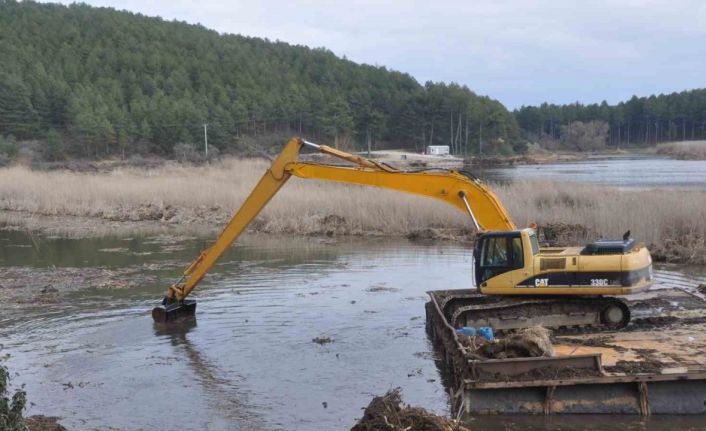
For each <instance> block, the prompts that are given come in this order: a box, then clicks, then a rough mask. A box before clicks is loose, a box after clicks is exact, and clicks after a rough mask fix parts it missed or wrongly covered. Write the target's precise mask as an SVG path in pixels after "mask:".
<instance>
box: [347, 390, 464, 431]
mask: <svg viewBox="0 0 706 431" xmlns="http://www.w3.org/2000/svg"><path fill="white" fill-rule="evenodd" d="M400 392H401V391H400V389H399V388H397V389H393V390H391V391H389V392H387V393H386V394H385V395H383V396H379V397H374V398H373V400H372V401H371V402H370V404H369V405H368V407H366V408H365V412H364V413H363V417H362V418H361V419H360V420H359V421H358V423H356V424H355V425H354V426H353V428H351V431H469V430H468V428H466V427H465V426H463V425H460V424H458V423H456V422H455V421H453V420H451V419H449V418H446V417H443V416H438V415H435V414H433V413H430V412H428V411H426V410H424V409H423V408H420V407H411V406H403V405H402V396H401V395H400Z"/></svg>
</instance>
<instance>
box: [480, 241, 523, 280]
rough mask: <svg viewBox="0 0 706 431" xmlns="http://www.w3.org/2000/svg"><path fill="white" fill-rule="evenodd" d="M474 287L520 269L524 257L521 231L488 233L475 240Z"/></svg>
mask: <svg viewBox="0 0 706 431" xmlns="http://www.w3.org/2000/svg"><path fill="white" fill-rule="evenodd" d="M473 260H474V262H475V282H476V286H481V285H482V284H483V283H484V282H485V281H487V280H489V279H490V278H493V277H497V276H499V275H501V274H504V273H507V272H510V271H514V270H516V269H522V268H523V267H524V266H525V257H524V252H523V246H522V232H521V231H504V232H488V233H484V234H481V235H480V236H479V237H478V239H477V240H476V245H475V248H474V251H473Z"/></svg>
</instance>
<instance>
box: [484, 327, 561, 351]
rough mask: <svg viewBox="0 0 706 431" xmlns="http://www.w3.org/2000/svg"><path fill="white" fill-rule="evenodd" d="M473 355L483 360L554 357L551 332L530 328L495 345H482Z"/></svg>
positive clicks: (498, 341)
mask: <svg viewBox="0 0 706 431" xmlns="http://www.w3.org/2000/svg"><path fill="white" fill-rule="evenodd" d="M474 353H475V354H476V355H478V356H480V357H482V358H485V359H507V358H536V357H541V356H547V357H550V356H554V345H553V344H552V340H551V331H549V330H548V329H546V328H544V327H542V326H532V327H530V328H526V329H522V330H521V331H518V332H516V333H514V334H512V335H510V336H508V337H505V338H502V339H499V340H497V342H495V343H484V344H483V345H481V346H480V347H479V348H478V349H477V350H476V351H475V352H474Z"/></svg>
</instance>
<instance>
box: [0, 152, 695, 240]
mask: <svg viewBox="0 0 706 431" xmlns="http://www.w3.org/2000/svg"><path fill="white" fill-rule="evenodd" d="M267 166H268V162H266V161H264V160H254V159H248V160H240V159H227V160H224V161H221V162H218V163H216V164H213V165H211V166H208V167H193V166H183V165H166V166H163V167H160V168H155V169H134V168H122V169H118V170H114V171H112V172H110V173H102V174H96V173H75V172H66V171H61V172H59V171H52V172H43V171H33V170H29V169H27V168H24V167H11V168H5V169H0V209H3V210H14V211H22V212H27V213H31V214H42V215H60V216H64V215H71V216H88V217H97V218H103V219H109V220H134V221H137V220H145V219H153V220H158V219H164V221H165V222H167V223H175V224H190V223H195V224H204V223H211V224H214V225H220V224H223V223H225V222H226V221H227V220H228V219H229V218H230V216H231V215H232V214H233V213H234V211H235V210H236V209H237V208H238V207H239V206H240V204H241V202H242V201H243V200H244V199H245V197H246V196H247V195H248V194H249V192H250V190H251V189H252V187H253V186H254V185H255V183H256V182H257V181H258V180H259V178H260V177H261V176H262V174H263V173H264V172H265V170H266V169H267ZM493 189H494V190H495V191H496V192H497V194H498V195H499V196H500V198H501V200H502V201H503V203H504V204H505V206H506V207H507V208H508V210H509V212H510V214H511V215H512V217H513V219H514V220H515V222H516V224H517V225H518V226H527V225H528V224H529V223H530V222H537V223H539V224H540V225H542V224H547V223H567V224H578V225H583V226H585V227H586V228H588V230H589V232H590V236H593V237H598V236H602V237H615V238H619V237H620V236H621V235H622V233H623V232H625V231H626V230H628V229H630V230H631V231H632V233H633V236H634V237H635V238H637V239H639V240H642V241H644V242H646V243H647V244H658V245H663V244H665V243H666V241H668V240H678V239H679V238H686V237H689V236H691V237H695V238H701V240H703V238H704V237H706V192H704V191H684V190H624V189H623V190H619V189H614V188H610V187H605V186H595V185H584V184H572V183H552V182H516V183H513V184H511V185H502V186H500V185H493ZM468 227H470V223H469V220H468V217H467V216H466V215H465V214H463V213H461V212H459V211H457V210H455V209H454V208H452V207H450V206H446V205H444V204H443V203H440V202H437V201H435V200H432V199H427V198H421V197H416V196H411V195H406V194H401V193H397V192H393V191H388V190H379V189H370V188H363V187H359V186H352V185H344V184H336V183H324V182H318V181H306V180H300V179H297V178H293V179H292V180H290V183H289V184H288V185H286V186H285V187H284V188H283V189H282V191H281V192H280V193H279V194H278V195H277V196H275V198H274V199H273V201H272V202H271V203H270V205H268V206H267V207H266V208H265V210H264V211H263V213H262V214H261V215H260V217H258V219H257V220H256V221H255V223H253V229H255V230H258V231H263V232H274V233H298V234H317V233H337V234H354V235H355V234H373V235H374V234H378V235H406V234H409V233H410V232H413V231H416V230H421V229H425V228H436V229H451V230H459V229H464V228H468Z"/></svg>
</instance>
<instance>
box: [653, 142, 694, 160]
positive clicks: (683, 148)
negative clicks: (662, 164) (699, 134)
mask: <svg viewBox="0 0 706 431" xmlns="http://www.w3.org/2000/svg"><path fill="white" fill-rule="evenodd" d="M656 151H657V154H662V155H665V156H669V157H674V158H676V159H681V160H706V141H682V142H668V143H665V144H659V145H657V149H656Z"/></svg>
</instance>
